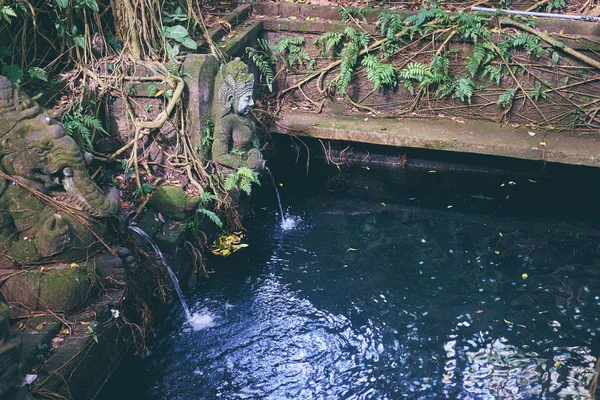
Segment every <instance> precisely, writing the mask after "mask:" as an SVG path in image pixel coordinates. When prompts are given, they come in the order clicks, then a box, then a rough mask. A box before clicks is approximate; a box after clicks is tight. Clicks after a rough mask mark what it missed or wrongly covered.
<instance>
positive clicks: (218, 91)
mask: <svg viewBox="0 0 600 400" xmlns="http://www.w3.org/2000/svg"><path fill="white" fill-rule="evenodd" d="M253 89H254V76H253V75H252V74H251V73H249V72H248V66H247V65H246V64H245V63H244V62H243V61H240V59H239V58H236V59H235V60H234V61H231V62H229V63H227V64H225V65H222V66H221V68H220V69H219V73H218V74H217V77H216V80H215V102H214V104H213V107H214V112H213V121H215V132H214V142H213V145H212V157H213V159H214V160H215V161H217V162H218V163H219V164H220V165H222V166H224V167H227V168H231V169H234V170H237V169H238V168H240V167H247V168H250V169H252V170H254V171H257V172H259V171H262V170H263V169H264V168H265V160H264V159H263V156H262V153H261V152H260V150H259V148H260V143H259V138H258V135H257V134H256V124H255V123H254V121H252V120H251V119H250V117H249V116H248V113H249V112H250V107H252V106H253V105H254V100H253V99H252V90H253Z"/></svg>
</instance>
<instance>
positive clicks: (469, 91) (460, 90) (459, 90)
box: [454, 76, 475, 104]
mask: <svg viewBox="0 0 600 400" xmlns="http://www.w3.org/2000/svg"><path fill="white" fill-rule="evenodd" d="M474 93H475V84H474V83H473V81H472V80H471V78H469V77H468V76H462V77H459V78H457V79H456V80H455V88H454V94H455V95H456V96H457V97H458V98H459V99H460V100H461V101H462V102H465V100H466V101H467V102H468V103H469V104H471V97H473V94H474Z"/></svg>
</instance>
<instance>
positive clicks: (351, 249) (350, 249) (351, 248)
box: [346, 247, 358, 251]
mask: <svg viewBox="0 0 600 400" xmlns="http://www.w3.org/2000/svg"><path fill="white" fill-rule="evenodd" d="M346 251H358V249H355V248H354V247H348V250H346Z"/></svg>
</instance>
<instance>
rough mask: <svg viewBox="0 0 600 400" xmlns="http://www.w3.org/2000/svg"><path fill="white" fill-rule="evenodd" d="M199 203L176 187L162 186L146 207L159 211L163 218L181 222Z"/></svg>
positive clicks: (198, 200)
mask: <svg viewBox="0 0 600 400" xmlns="http://www.w3.org/2000/svg"><path fill="white" fill-rule="evenodd" d="M199 203H200V199H199V198H198V197H191V196H188V195H187V193H186V192H185V191H184V190H183V189H182V188H180V187H178V186H163V187H161V188H160V189H158V190H157V191H155V192H154V193H153V194H152V197H151V198H150V201H149V202H148V206H149V207H150V208H152V209H154V210H156V211H159V212H160V213H161V214H162V215H163V216H166V217H169V218H171V219H175V220H178V221H183V220H184V219H186V217H187V216H188V215H190V214H191V213H192V212H193V211H194V210H195V209H196V207H198V204H199Z"/></svg>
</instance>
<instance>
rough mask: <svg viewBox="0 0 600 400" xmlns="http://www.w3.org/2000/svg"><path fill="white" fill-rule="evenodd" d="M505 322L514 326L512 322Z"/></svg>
mask: <svg viewBox="0 0 600 400" xmlns="http://www.w3.org/2000/svg"><path fill="white" fill-rule="evenodd" d="M504 322H506V323H507V324H509V325H513V323H512V322H510V321H507V320H504Z"/></svg>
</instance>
